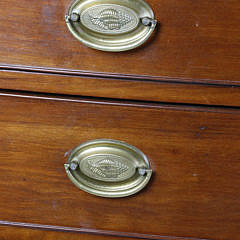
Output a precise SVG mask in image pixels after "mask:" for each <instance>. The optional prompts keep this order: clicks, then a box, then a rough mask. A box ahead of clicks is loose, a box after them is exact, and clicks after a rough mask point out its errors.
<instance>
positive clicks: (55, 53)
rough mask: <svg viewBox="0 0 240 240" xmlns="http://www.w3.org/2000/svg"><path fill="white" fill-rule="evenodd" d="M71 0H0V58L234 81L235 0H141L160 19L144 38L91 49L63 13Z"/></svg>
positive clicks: (239, 60) (238, 40)
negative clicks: (122, 46)
mask: <svg viewBox="0 0 240 240" xmlns="http://www.w3.org/2000/svg"><path fill="white" fill-rule="evenodd" d="M71 2H72V0H64V1H53V0H46V1H39V0H32V1H31V4H30V6H29V1H27V0H22V1H17V0H12V1H7V0H2V1H1V8H0V16H1V21H0V55H1V60H0V61H1V64H7V65H25V66H34V67H35V68H37V67H43V68H57V69H55V70H56V71H58V70H59V69H65V70H66V71H72V70H74V71H75V72H79V73H86V74H88V73H89V72H90V73H89V74H90V75H91V72H97V73H108V74H110V75H111V74H115V75H117V76H120V77H126V76H128V77H129V78H131V77H139V75H140V76H141V75H145V79H152V80H162V79H164V80H169V81H171V80H175V81H176V79H177V80H179V81H191V82H193V81H206V82H219V81H220V83H221V81H222V82H223V81H224V83H225V84H228V83H234V84H239V81H240V80H239V79H240V74H239V68H240V57H239V56H240V27H239V22H240V14H239V12H240V2H239V1H238V0H228V1H225V0H219V1H207V0H202V1H194V0H181V1H175V0H148V3H149V4H150V6H151V7H152V9H153V11H154V13H155V15H156V19H157V20H158V22H159V26H158V28H157V30H156V32H155V34H154V36H153V38H152V39H151V40H150V41H148V42H147V43H146V44H145V45H144V46H142V47H140V48H139V49H136V50H132V51H128V52H122V53H107V52H102V51H97V50H93V49H90V48H88V47H86V46H84V45H82V44H81V43H80V42H78V41H77V40H76V39H75V38H74V37H73V36H72V35H71V34H70V33H69V31H68V29H67V27H66V24H65V19H64V16H65V14H66V11H67V9H68V7H69V5H70V4H71ZM53 71H54V69H53Z"/></svg>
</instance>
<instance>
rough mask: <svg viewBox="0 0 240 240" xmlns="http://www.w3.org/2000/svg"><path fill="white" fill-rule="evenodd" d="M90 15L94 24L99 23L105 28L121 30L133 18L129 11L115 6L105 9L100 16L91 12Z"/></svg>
mask: <svg viewBox="0 0 240 240" xmlns="http://www.w3.org/2000/svg"><path fill="white" fill-rule="evenodd" d="M89 17H90V19H91V22H92V23H93V24H94V25H98V26H99V27H100V28H103V29H105V30H115V29H117V30H119V29H120V28H121V27H123V26H125V25H126V24H128V23H130V22H131V21H132V20H133V19H132V18H131V16H129V15H128V14H127V13H124V12H121V11H117V10H116V9H113V8H106V9H104V10H103V11H101V12H100V13H99V15H98V16H92V15H90V14H89Z"/></svg>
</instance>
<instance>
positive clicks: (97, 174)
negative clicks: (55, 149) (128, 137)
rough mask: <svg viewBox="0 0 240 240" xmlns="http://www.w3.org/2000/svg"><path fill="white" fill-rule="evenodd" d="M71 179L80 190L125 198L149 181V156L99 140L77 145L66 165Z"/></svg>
mask: <svg viewBox="0 0 240 240" xmlns="http://www.w3.org/2000/svg"><path fill="white" fill-rule="evenodd" d="M64 167H65V171H66V173H67V175H68V177H69V178H70V180H71V181H72V182H73V183H74V184H75V185H76V186H77V187H78V188H80V189H82V190H84V191H86V192H88V193H91V194H93V195H97V196H101V197H109V198H116V197H126V196H129V195H132V194H135V193H137V192H139V191H140V190H141V189H143V188H144V187H145V186H146V185H147V183H148V182H149V180H150V178H151V175H152V169H151V168H150V165H149V161H148V159H147V157H146V156H145V155H144V154H143V153H142V152H141V151H140V150H139V149H137V148H135V147H134V146H131V145H129V144H127V143H125V142H121V141H117V140H111V139H98V140H92V141H89V142H86V143H83V144H81V145H79V146H77V147H76V148H75V149H74V150H73V151H72V153H71V155H70V157H69V159H68V163H66V164H64Z"/></svg>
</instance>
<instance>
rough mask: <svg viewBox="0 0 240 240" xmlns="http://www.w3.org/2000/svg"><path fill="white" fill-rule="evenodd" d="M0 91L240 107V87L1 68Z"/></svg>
mask: <svg viewBox="0 0 240 240" xmlns="http://www.w3.org/2000/svg"><path fill="white" fill-rule="evenodd" d="M0 89H6V90H13V91H15V90H18V91H26V92H39V93H50V94H64V95H71V96H83V97H96V98H106V99H121V100H136V101H145V102H165V103H174V104H175V103H177V104H200V105H214V106H233V107H238V106H239V104H240V86H230V85H228V86H224V85H213V84H211V85H209V84H196V83H194V84H191V83H173V82H164V81H162V82H158V81H145V80H127V79H113V78H97V77H87V76H72V75H65V74H55V73H41V72H29V71H25V70H23V71H18V70H3V69H1V68H0ZM143 89H144V91H143Z"/></svg>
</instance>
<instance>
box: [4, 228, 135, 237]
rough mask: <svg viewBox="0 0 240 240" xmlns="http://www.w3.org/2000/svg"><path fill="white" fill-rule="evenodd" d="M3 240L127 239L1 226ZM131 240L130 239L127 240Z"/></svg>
mask: <svg viewBox="0 0 240 240" xmlns="http://www.w3.org/2000/svg"><path fill="white" fill-rule="evenodd" d="M0 238H1V240H16V239H18V240H31V239H34V240H57V239H61V240H79V239H81V240H124V239H126V238H121V237H116V236H114V237H113V236H106V235H96V234H94V235H93V234H86V233H82V234H79V233H72V232H60V231H49V230H48V231H46V230H39V229H31V228H21V227H11V226H9V227H6V226H0ZM127 239H129V238H127ZM133 240H134V239H133Z"/></svg>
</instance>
